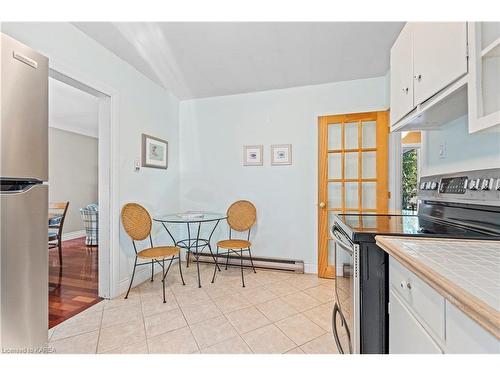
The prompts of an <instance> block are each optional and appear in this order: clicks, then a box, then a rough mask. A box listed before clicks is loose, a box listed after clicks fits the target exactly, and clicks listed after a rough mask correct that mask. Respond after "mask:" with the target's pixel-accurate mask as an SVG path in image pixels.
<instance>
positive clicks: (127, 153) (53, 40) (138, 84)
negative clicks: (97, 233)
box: [2, 23, 179, 291]
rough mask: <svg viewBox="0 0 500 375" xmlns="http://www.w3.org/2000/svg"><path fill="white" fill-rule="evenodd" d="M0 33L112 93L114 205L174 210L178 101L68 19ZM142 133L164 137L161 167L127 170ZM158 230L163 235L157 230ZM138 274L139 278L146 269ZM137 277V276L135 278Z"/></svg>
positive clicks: (9, 26) (123, 248) (124, 240)
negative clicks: (164, 165)
mask: <svg viewBox="0 0 500 375" xmlns="http://www.w3.org/2000/svg"><path fill="white" fill-rule="evenodd" d="M2 32H4V33H6V34H8V35H10V36H12V37H13V38H15V39H17V40H19V41H20V42H23V43H25V44H26V45H28V46H30V47H32V48H34V49H36V50H38V51H40V52H42V53H43V54H45V55H46V56H48V57H49V59H53V60H57V61H58V62H60V63H62V64H64V65H65V66H71V67H72V69H73V70H77V71H79V72H81V73H82V75H84V76H87V77H92V78H93V79H94V80H96V81H99V82H102V83H103V85H105V86H107V87H111V88H113V90H115V91H116V92H117V93H118V97H119V99H118V100H119V103H118V107H119V119H118V123H119V125H118V127H119V130H118V132H119V134H118V138H119V142H118V143H119V145H118V146H119V150H118V158H119V166H120V167H119V171H118V182H117V185H118V189H119V192H120V193H119V194H120V195H119V204H120V207H121V205H122V204H124V203H125V202H128V201H137V202H139V203H141V204H143V205H144V206H146V207H147V208H148V209H149V210H150V211H151V212H152V213H153V214H154V213H159V212H165V211H172V210H177V209H178V202H179V126H178V124H179V112H178V109H179V102H178V100H177V99H176V98H175V97H174V96H173V95H172V94H170V93H169V92H167V91H166V90H165V89H163V88H162V87H160V86H158V85H157V84H155V83H153V82H152V81H150V80H149V79H148V78H146V77H145V76H144V75H142V74H141V73H139V72H138V71H137V70H135V69H134V68H132V67H131V66H130V65H128V64H127V63H125V62H124V61H123V60H121V59H119V58H118V57H117V56H116V55H114V54H112V53H111V52H110V51H108V50H106V49H105V48H104V47H102V46H101V45H100V44H98V43H97V42H95V41H94V40H93V39H91V38H89V37H88V36H87V35H85V34H84V33H82V32H81V31H80V30H78V29H77V28H76V27H74V26H73V25H71V24H69V23H2ZM143 132H144V133H148V134H151V135H154V136H157V137H160V138H164V139H167V140H168V141H169V158H170V160H169V168H168V170H167V171H165V170H159V169H147V168H143V169H142V170H141V171H140V172H134V171H133V160H134V159H136V158H140V155H141V152H140V147H141V133H143ZM115 225H116V226H118V225H120V224H119V223H118V222H117V223H115ZM159 229H160V228H157V230H159ZM120 231H121V235H120V244H119V247H120V265H119V280H120V286H121V290H122V291H123V288H124V287H126V286H127V281H128V277H129V275H130V274H131V272H132V266H133V260H134V256H133V249H132V245H131V243H130V240H129V239H128V237H127V236H126V235H125V234H124V232H123V230H122V229H121V226H120ZM159 233H161V234H163V231H161V232H159ZM142 276H143V278H144V279H145V278H146V277H147V272H145V273H144V274H143V275H142ZM140 279H141V275H139V277H138V278H137V281H140Z"/></svg>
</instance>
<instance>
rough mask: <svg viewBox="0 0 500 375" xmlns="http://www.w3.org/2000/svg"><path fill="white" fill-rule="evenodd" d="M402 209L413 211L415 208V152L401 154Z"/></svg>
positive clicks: (413, 150) (414, 150)
mask: <svg viewBox="0 0 500 375" xmlns="http://www.w3.org/2000/svg"><path fill="white" fill-rule="evenodd" d="M402 177H403V184H402V185H403V209H404V210H415V209H416V206H417V202H416V197H417V150H416V149H412V150H409V151H406V152H404V153H403V176H402Z"/></svg>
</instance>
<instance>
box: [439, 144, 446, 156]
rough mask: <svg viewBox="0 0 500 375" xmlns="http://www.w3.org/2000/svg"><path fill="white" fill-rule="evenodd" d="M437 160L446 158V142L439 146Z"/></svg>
mask: <svg viewBox="0 0 500 375" xmlns="http://www.w3.org/2000/svg"><path fill="white" fill-rule="evenodd" d="M439 158H440V159H444V158H446V142H441V143H440V144H439Z"/></svg>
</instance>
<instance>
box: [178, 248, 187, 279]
mask: <svg viewBox="0 0 500 375" xmlns="http://www.w3.org/2000/svg"><path fill="white" fill-rule="evenodd" d="M181 263H182V262H181V253H180V252H179V273H180V274H181V280H182V285H186V283H185V282H184V276H182V264H181Z"/></svg>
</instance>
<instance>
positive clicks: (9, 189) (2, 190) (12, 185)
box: [0, 181, 41, 195]
mask: <svg viewBox="0 0 500 375" xmlns="http://www.w3.org/2000/svg"><path fill="white" fill-rule="evenodd" d="M38 185H41V182H34V181H33V182H31V181H30V182H19V181H16V182H8V181H1V184H0V194H2V195H4V194H9V195H10V194H23V193H27V192H28V191H30V190H31V189H32V188H33V187H35V186H38Z"/></svg>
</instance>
